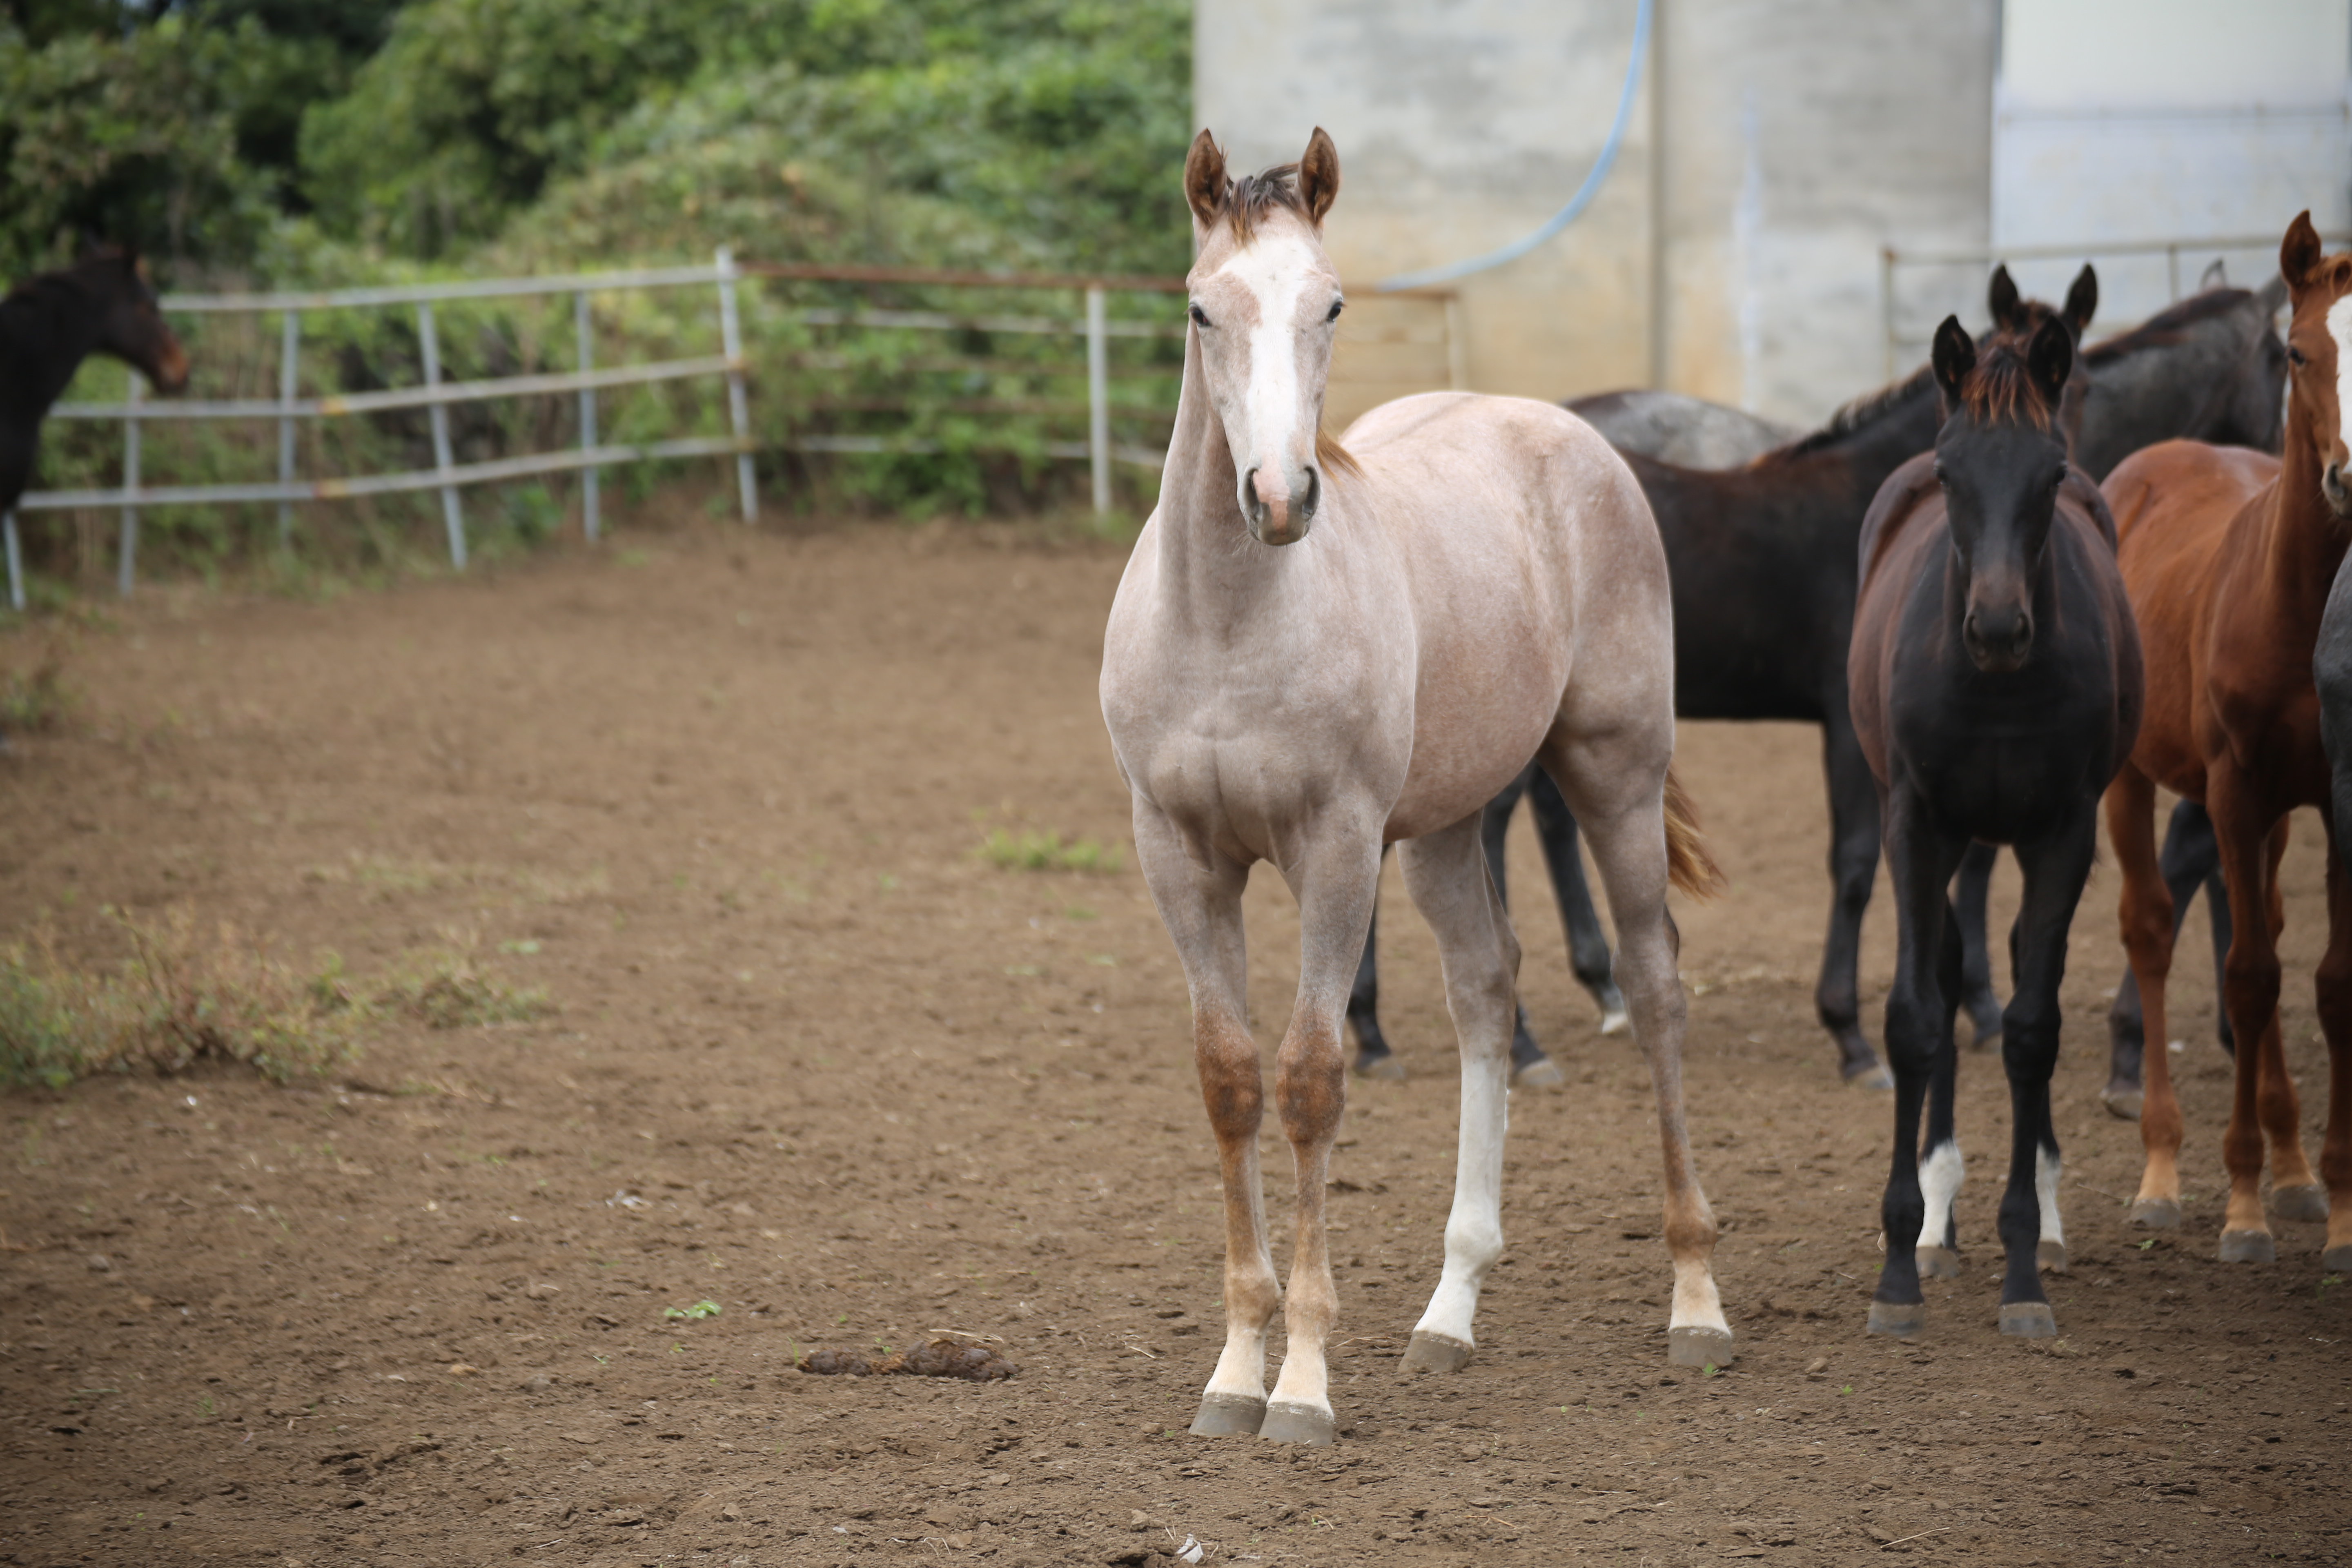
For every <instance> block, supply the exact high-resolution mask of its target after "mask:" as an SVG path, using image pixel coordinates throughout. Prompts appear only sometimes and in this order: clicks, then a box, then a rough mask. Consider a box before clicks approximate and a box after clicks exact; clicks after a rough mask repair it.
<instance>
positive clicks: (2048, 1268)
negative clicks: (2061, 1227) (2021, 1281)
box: [2033, 1236, 2066, 1274]
mask: <svg viewBox="0 0 2352 1568" xmlns="http://www.w3.org/2000/svg"><path fill="white" fill-rule="evenodd" d="M2033 1267H2034V1268H2038V1269H2040V1270H2041V1271H2042V1273H2044V1274H2063V1273H2065V1272H2066V1244H2065V1243H2064V1242H2063V1241H2053V1240H2051V1239H2050V1238H2049V1237H2046V1236H2045V1237H2042V1239H2041V1240H2040V1241H2037V1242H2035V1243H2034V1244H2033Z"/></svg>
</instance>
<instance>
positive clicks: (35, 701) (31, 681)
mask: <svg viewBox="0 0 2352 1568" xmlns="http://www.w3.org/2000/svg"><path fill="white" fill-rule="evenodd" d="M65 672H66V644H65V639H64V638H63V637H57V636H51V637H47V638H46V639H44V640H43V642H42V644H41V647H40V650H39V652H38V654H37V656H36V657H35V658H34V661H33V663H32V665H31V666H30V667H29V668H21V669H20V668H16V667H15V666H13V665H11V666H10V667H8V668H5V669H0V735H37V734H41V733H43V732H45V731H50V730H55V729H57V728H58V726H59V725H61V724H63V723H64V722H65V721H66V718H67V716H68V714H70V713H71V712H72V711H73V710H74V708H75V707H76V706H77V705H78V704H79V701H80V697H79V694H78V693H77V692H76V691H75V690H74V689H73V688H72V687H71V686H70V685H68V683H67V681H66V675H65Z"/></svg>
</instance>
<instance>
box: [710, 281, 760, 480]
mask: <svg viewBox="0 0 2352 1568" xmlns="http://www.w3.org/2000/svg"><path fill="white" fill-rule="evenodd" d="M737 276H738V274H737V272H736V270H735V252H734V251H733V250H732V249H731V248H730V247H727V246H724V245H722V246H720V247H719V346H720V347H721V348H723V349H724V350H725V351H726V353H727V416H728V418H729V419H730V420H731V421H733V423H734V426H735V441H736V445H737V447H738V450H737V451H736V454H735V488H736V489H737V490H739V491H740V492H741V495H742V499H743V521H745V522H757V521H760V492H759V489H758V488H757V484H756V481H755V480H754V479H753V477H752V473H751V404H750V402H749V401H748V400H747V399H746V398H745V395H744V392H743V328H742V322H741V321H740V319H739V318H738V317H737V316H736V313H735V279H736V278H737Z"/></svg>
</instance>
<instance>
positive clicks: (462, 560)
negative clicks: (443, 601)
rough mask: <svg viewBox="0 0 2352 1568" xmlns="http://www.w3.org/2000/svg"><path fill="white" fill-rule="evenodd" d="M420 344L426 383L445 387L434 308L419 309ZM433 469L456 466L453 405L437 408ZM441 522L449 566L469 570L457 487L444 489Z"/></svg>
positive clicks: (451, 486) (426, 305) (464, 525)
mask: <svg viewBox="0 0 2352 1568" xmlns="http://www.w3.org/2000/svg"><path fill="white" fill-rule="evenodd" d="M416 341H417V342H418V343H419V345H421V347H422V348H423V350H424V353H425V385H426V386H429V387H437V386H439V385H440V384H441V342H440V340H439V339H438V338H436V337H435V336H434V335H433V307H432V306H431V305H430V304H429V303H427V304H419V305H418V306H417V307H416ZM433 466H434V467H435V468H438V469H440V470H441V471H442V472H443V473H445V474H446V473H447V472H448V471H449V470H450V468H453V467H455V466H456V465H455V463H454V461H453V460H452V458H450V455H449V405H447V404H446V403H436V404H434V405H433ZM441 521H442V525H443V526H444V527H446V529H447V530H448V532H449V564H450V565H452V566H455V567H456V568H457V570H458V571H460V572H463V571H464V570H465V569H466V518H465V514H464V513H463V512H461V511H459V510H457V486H455V485H443V486H442V487H441Z"/></svg>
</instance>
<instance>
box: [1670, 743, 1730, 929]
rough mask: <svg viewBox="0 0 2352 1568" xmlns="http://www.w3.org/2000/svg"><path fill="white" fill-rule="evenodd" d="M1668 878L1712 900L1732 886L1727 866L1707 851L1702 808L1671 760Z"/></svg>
mask: <svg viewBox="0 0 2352 1568" xmlns="http://www.w3.org/2000/svg"><path fill="white" fill-rule="evenodd" d="M1666 879H1667V880H1668V881H1670V882H1672V883H1673V884H1674V885H1675V887H1677V888H1680V889H1682V890H1683V891H1684V892H1685V893H1688V894H1689V895H1690V896H1691V897H1693V898H1695V899H1712V898H1714V897H1716V896H1717V894H1720V893H1724V892H1727V891H1728V890H1729V889H1730V887H1731V884H1730V883H1729V882H1727V880H1725V879H1724V875H1723V868H1722V867H1720V866H1718V865H1717V864H1716V863H1715V857H1714V856H1713V855H1711V854H1709V853H1708V852H1707V847H1706V835H1705V834H1704V833H1701V832H1700V831H1699V826H1698V810H1697V808H1696V807H1695V806H1694V805H1691V797H1690V792H1689V791H1688V790H1685V788H1683V781H1682V780H1681V779H1679V778H1677V777H1675V770H1674V764H1673V763H1668V764H1666Z"/></svg>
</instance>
